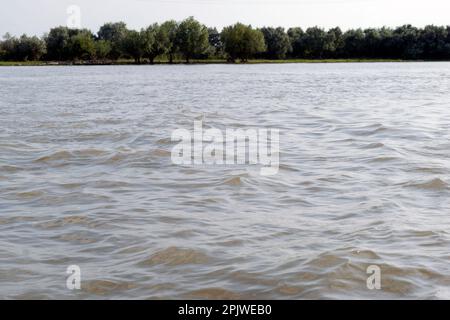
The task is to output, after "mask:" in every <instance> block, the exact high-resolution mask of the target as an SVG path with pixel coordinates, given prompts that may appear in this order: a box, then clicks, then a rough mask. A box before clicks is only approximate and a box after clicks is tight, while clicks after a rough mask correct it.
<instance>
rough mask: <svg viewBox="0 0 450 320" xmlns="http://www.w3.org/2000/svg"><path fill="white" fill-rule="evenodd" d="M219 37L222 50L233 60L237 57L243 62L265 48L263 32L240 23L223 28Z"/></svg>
mask: <svg viewBox="0 0 450 320" xmlns="http://www.w3.org/2000/svg"><path fill="white" fill-rule="evenodd" d="M221 38H222V41H223V43H224V50H225V52H226V53H227V54H228V56H229V59H230V61H233V62H234V61H235V60H236V59H238V58H239V59H241V61H242V62H245V61H247V60H248V59H250V58H251V57H253V56H254V55H255V54H257V53H261V52H264V51H265V50H266V44H265V41H264V35H263V33H262V32H261V31H259V30H255V29H253V28H252V27H251V26H246V25H244V24H242V23H236V24H235V25H233V26H229V27H226V28H224V29H223V30H222V34H221Z"/></svg>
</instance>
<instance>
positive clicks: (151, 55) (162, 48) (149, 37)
mask: <svg viewBox="0 0 450 320" xmlns="http://www.w3.org/2000/svg"><path fill="white" fill-rule="evenodd" d="M142 35H143V40H144V57H146V58H148V59H149V60H150V63H151V64H153V62H154V60H155V58H156V57H158V56H160V55H163V54H166V53H168V52H169V49H170V47H171V40H170V36H169V33H168V32H167V29H165V28H162V27H161V26H160V25H158V24H157V23H155V24H152V25H151V26H149V27H148V28H147V29H146V30H143V31H142Z"/></svg>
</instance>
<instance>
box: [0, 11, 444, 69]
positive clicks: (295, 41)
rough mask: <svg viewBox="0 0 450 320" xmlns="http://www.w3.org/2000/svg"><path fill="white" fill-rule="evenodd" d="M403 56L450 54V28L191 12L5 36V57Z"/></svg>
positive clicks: (0, 54)
mask: <svg viewBox="0 0 450 320" xmlns="http://www.w3.org/2000/svg"><path fill="white" fill-rule="evenodd" d="M158 58H160V59H167V60H168V61H169V62H170V63H172V62H173V61H174V60H175V59H180V58H182V59H184V60H185V61H186V62H189V61H190V60H191V59H209V58H214V59H228V60H229V61H232V62H234V61H236V60H238V59H240V60H241V61H243V62H246V61H248V60H249V59H252V58H265V59H285V58H295V59H364V58H368V59H404V60H450V26H434V25H429V26H426V27H424V28H416V27H414V26H411V25H403V26H400V27H397V28H387V27H383V28H368V29H351V30H347V31H345V32H344V31H342V30H341V29H340V28H338V27H336V28H332V29H329V30H325V29H323V28H320V27H311V28H307V29H306V30H303V29H302V28H299V27H295V28H290V29H288V30H287V31H285V30H284V29H283V28H281V27H277V28H273V27H264V28H261V29H255V28H253V27H252V26H249V25H245V24H242V23H236V24H234V25H231V26H228V27H225V28H223V30H222V31H221V32H219V31H218V30H217V29H216V28H208V27H206V26H205V25H203V24H201V23H200V22H198V21H197V20H195V19H194V18H193V17H189V18H187V19H185V20H183V21H181V22H177V21H174V20H169V21H166V22H164V23H162V24H158V23H154V24H151V25H149V26H148V27H146V28H144V29H142V30H140V31H137V30H130V29H129V28H128V27H127V25H126V24H125V23H124V22H108V23H105V24H104V25H103V26H101V27H100V29H99V30H98V32H97V33H96V34H94V33H92V32H91V31H90V30H87V29H69V28H67V27H63V26H61V27H55V28H52V29H51V30H50V31H49V32H48V33H47V34H45V35H44V36H43V37H42V38H39V37H36V36H27V35H22V36H20V37H14V36H11V35H9V34H6V35H5V36H4V37H3V39H2V40H1V41H0V60H6V61H8V60H9V61H37V60H44V61H80V60H82V61H88V60H89V61H90V60H102V61H103V60H109V61H115V60H118V59H133V60H134V61H135V62H136V63H143V62H147V63H154V61H155V60H156V59H158Z"/></svg>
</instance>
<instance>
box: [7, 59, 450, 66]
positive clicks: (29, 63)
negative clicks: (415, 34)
mask: <svg viewBox="0 0 450 320" xmlns="http://www.w3.org/2000/svg"><path fill="white" fill-rule="evenodd" d="M394 62H450V61H448V60H401V59H285V60H267V59H254V60H249V61H247V62H245V63H242V62H236V63H231V62H228V61H227V60H219V59H217V60H191V61H190V62H189V64H187V63H186V62H185V61H181V60H180V61H175V62H173V63H172V64H170V63H169V62H168V61H165V60H160V61H155V63H154V64H150V63H141V64H136V63H134V61H132V60H118V61H75V62H69V61H67V62H66V61H59V62H58V61H0V67H23V66H121V65H134V66H151V65H201V64H227V65H252V64H297V63H298V64H301V63H304V64H311V63H318V64H320V63H394Z"/></svg>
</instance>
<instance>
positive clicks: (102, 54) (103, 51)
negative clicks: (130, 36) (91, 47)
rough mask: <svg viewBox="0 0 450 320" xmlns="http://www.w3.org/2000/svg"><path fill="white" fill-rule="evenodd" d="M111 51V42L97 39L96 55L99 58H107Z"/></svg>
mask: <svg viewBox="0 0 450 320" xmlns="http://www.w3.org/2000/svg"><path fill="white" fill-rule="evenodd" d="M110 52H111V42H110V41H107V40H97V41H96V42H95V57H96V58H97V59H99V60H105V59H107V58H108V57H109V54H110Z"/></svg>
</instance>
